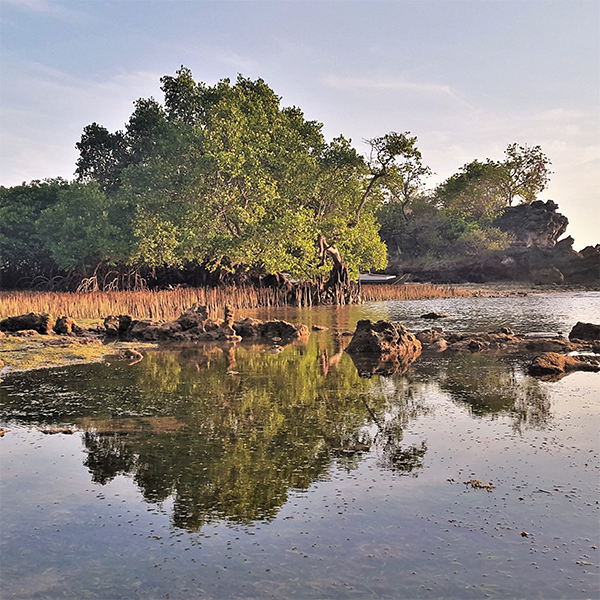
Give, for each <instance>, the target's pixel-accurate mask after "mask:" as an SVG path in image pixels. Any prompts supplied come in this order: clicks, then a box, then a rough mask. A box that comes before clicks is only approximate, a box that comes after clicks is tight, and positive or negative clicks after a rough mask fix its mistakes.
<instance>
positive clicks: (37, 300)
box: [0, 283, 590, 381]
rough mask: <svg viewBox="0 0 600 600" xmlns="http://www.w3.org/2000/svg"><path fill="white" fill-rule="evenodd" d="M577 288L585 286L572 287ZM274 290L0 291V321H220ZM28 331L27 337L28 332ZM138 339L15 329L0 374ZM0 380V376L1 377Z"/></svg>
mask: <svg viewBox="0 0 600 600" xmlns="http://www.w3.org/2000/svg"><path fill="white" fill-rule="evenodd" d="M576 289H590V288H586V287H583V286H582V287H581V288H579V287H577V288H576ZM561 291H565V290H564V288H563V287H560V288H557V287H555V286H549V287H548V286H546V287H532V286H531V285H527V284H522V283H512V284H506V285H499V284H487V285H459V286H448V285H431V284H405V285H396V286H394V285H363V286H362V288H361V299H362V302H377V301H380V302H381V301H402V300H427V299H435V298H465V297H480V298H490V297H511V296H526V295H528V294H531V293H534V294H535V293H553V292H561ZM277 292H278V290H273V289H264V288H262V289H261V288H250V287H236V286H229V287H220V288H180V289H175V290H161V291H141V292H89V293H68V292H21V291H20V292H15V291H9V292H6V291H0V319H4V318H7V317H11V316H15V315H20V314H21V315H22V314H27V313H48V314H51V315H54V317H56V318H59V317H61V316H68V317H69V318H70V319H75V320H77V322H78V323H80V324H81V325H83V326H84V327H87V328H90V327H92V328H93V327H94V326H95V327H97V326H98V325H101V324H102V320H103V319H104V318H105V317H106V316H108V315H119V314H120V315H130V316H131V317H132V318H135V319H151V320H152V321H169V320H172V319H175V318H176V317H177V316H178V315H180V314H181V313H182V312H184V311H185V310H186V309H187V308H188V307H190V306H192V305H194V304H200V305H203V306H206V307H207V309H208V315H209V316H210V318H213V319H221V318H222V317H223V313H224V310H225V307H226V306H229V307H230V308H232V309H233V310H236V311H238V310H242V311H243V310H253V309H257V308H268V307H273V308H277V307H284V306H289V304H286V303H285V302H283V300H282V298H281V297H279V296H278V294H277ZM29 334H31V335H29ZM156 346H157V344H156V343H150V342H141V341H122V340H112V341H111V340H101V339H87V338H81V337H77V336H60V335H50V336H46V335H40V334H36V332H33V331H29V332H20V333H18V334H13V335H6V336H3V337H0V372H2V375H6V374H8V373H9V372H17V371H27V370H34V369H43V368H51V367H63V366H68V365H73V364H82V363H89V362H99V361H102V360H105V359H107V357H110V356H117V357H120V358H121V359H123V360H128V359H130V358H131V356H130V350H132V349H138V350H139V349H144V348H146V349H147V348H151V347H156ZM0 381H1V380H0Z"/></svg>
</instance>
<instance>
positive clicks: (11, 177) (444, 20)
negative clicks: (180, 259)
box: [0, 0, 600, 250]
mask: <svg viewBox="0 0 600 600" xmlns="http://www.w3.org/2000/svg"><path fill="white" fill-rule="evenodd" d="M182 65H184V66H186V67H188V68H189V69H191V70H192V73H193V76H194V79H195V80H196V81H203V82H204V83H206V84H208V85H212V84H214V83H216V82H217V81H218V80H220V79H224V78H230V79H232V80H234V79H235V78H236V77H237V75H238V74H242V75H244V76H245V77H249V78H251V79H258V78H262V79H264V80H265V81H266V83H267V84H268V85H269V86H270V87H271V88H272V89H273V90H274V91H275V93H277V94H278V95H279V96H281V98H282V105H283V106H298V107H300V108H301V109H302V110H303V112H304V114H305V117H306V118H307V119H310V120H316V121H319V122H321V123H323V132H324V134H325V136H326V137H327V139H329V140H331V139H332V138H333V137H335V136H337V135H340V134H343V135H344V136H345V137H347V138H351V139H352V141H353V144H354V146H355V147H356V148H357V149H358V150H359V151H360V152H363V153H366V151H367V146H366V144H365V143H364V140H367V139H372V138H374V137H377V136H381V135H384V134H385V133H388V132H390V131H396V132H405V131H409V132H410V133H411V134H412V135H414V136H417V138H418V147H419V149H420V150H421V152H422V155H423V160H424V162H425V163H426V164H427V165H429V166H430V167H431V168H432V170H433V171H434V173H435V174H434V175H433V176H432V177H431V178H430V179H429V180H428V181H427V182H426V183H427V185H428V186H429V187H434V186H435V185H436V184H438V183H441V182H442V181H444V180H445V179H446V178H448V177H450V176H451V175H452V174H454V173H456V172H457V171H458V170H459V169H460V167H461V166H463V165H464V164H466V163H468V162H470V161H472V160H474V159H479V160H485V159H486V158H491V159H493V160H501V159H502V158H503V154H504V150H505V149H506V147H507V146H508V145H509V144H511V143H513V142H517V143H519V144H521V145H528V146H536V145H540V146H541V147H542V150H543V151H544V153H545V154H546V155H547V156H548V157H549V158H550V160H551V161H552V166H551V169H552V171H553V174H552V176H551V182H550V185H549V186H548V188H547V189H546V190H544V191H543V192H542V194H541V195H540V198H541V199H544V200H546V199H553V200H554V201H555V202H557V203H558V205H559V211H560V212H562V213H563V214H565V215H566V216H567V217H568V218H569V222H570V224H569V227H568V230H567V234H570V235H572V236H573V237H574V238H575V244H574V247H575V249H577V250H580V249H581V248H583V247H585V246H587V245H595V244H598V243H600V233H599V229H600V193H599V190H600V2H599V1H598V0H590V1H587V0H559V1H547V0H531V1H530V0H510V1H507V0H502V1H498V0H415V1H413V0H382V1H379V0H360V1H351V0H331V1H330V0H328V1H323V0H297V1H292V0H264V1H263V0H242V1H238V0H218V1H204V0H183V1H181V0H157V1H148V0H69V1H62V0H0V185H4V186H12V185H18V184H21V183H22V182H24V181H27V182H29V181H31V180H34V179H44V178H48V177H58V176H61V177H64V178H66V179H72V178H73V176H74V175H73V174H74V171H75V162H76V160H77V157H78V153H77V150H76V148H75V143H76V142H77V141H79V139H80V137H81V133H82V130H83V128H84V127H85V126H86V125H88V124H90V123H92V122H97V123H99V124H101V125H103V126H105V127H107V128H108V129H109V130H111V131H115V130H118V129H123V128H124V125H125V123H126V122H127V120H128V118H129V116H130V114H131V112H132V111H133V102H134V101H135V100H136V99H138V98H147V97H150V96H152V97H154V98H156V99H157V100H160V101H162V99H163V98H162V94H161V92H160V82H159V79H160V77H161V76H163V75H174V74H175V71H176V70H177V69H179V68H180V67H181V66H182Z"/></svg>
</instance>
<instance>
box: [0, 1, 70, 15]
mask: <svg viewBox="0 0 600 600" xmlns="http://www.w3.org/2000/svg"><path fill="white" fill-rule="evenodd" d="M2 3H3V4H8V5H10V6H13V7H15V8H17V9H20V10H23V11H28V12H31V13H37V14H39V15H46V16H56V17H59V16H67V15H73V14H76V11H75V10H73V9H72V7H68V6H65V5H64V4H61V3H59V2H52V1H51V0H2Z"/></svg>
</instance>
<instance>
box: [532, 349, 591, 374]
mask: <svg viewBox="0 0 600 600" xmlns="http://www.w3.org/2000/svg"><path fill="white" fill-rule="evenodd" d="M528 371H529V374H530V375H533V376H535V377H542V378H544V379H551V380H556V379H559V378H560V377H561V376H564V375H565V374H568V373H571V372H573V371H595V372H597V371H600V364H599V363H598V359H597V358H593V357H585V359H584V358H583V357H575V356H566V355H564V354H558V353H557V352H544V354H540V355H539V356H536V357H535V358H534V360H533V362H532V363H531V365H529V370H528Z"/></svg>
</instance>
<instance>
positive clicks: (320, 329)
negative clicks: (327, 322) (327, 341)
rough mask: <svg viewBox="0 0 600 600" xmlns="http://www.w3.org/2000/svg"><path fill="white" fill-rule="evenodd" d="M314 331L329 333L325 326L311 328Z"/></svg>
mask: <svg viewBox="0 0 600 600" xmlns="http://www.w3.org/2000/svg"><path fill="white" fill-rule="evenodd" d="M311 329H312V330H313V331H327V329H328V328H327V327H323V325H313V326H312V328H311Z"/></svg>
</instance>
